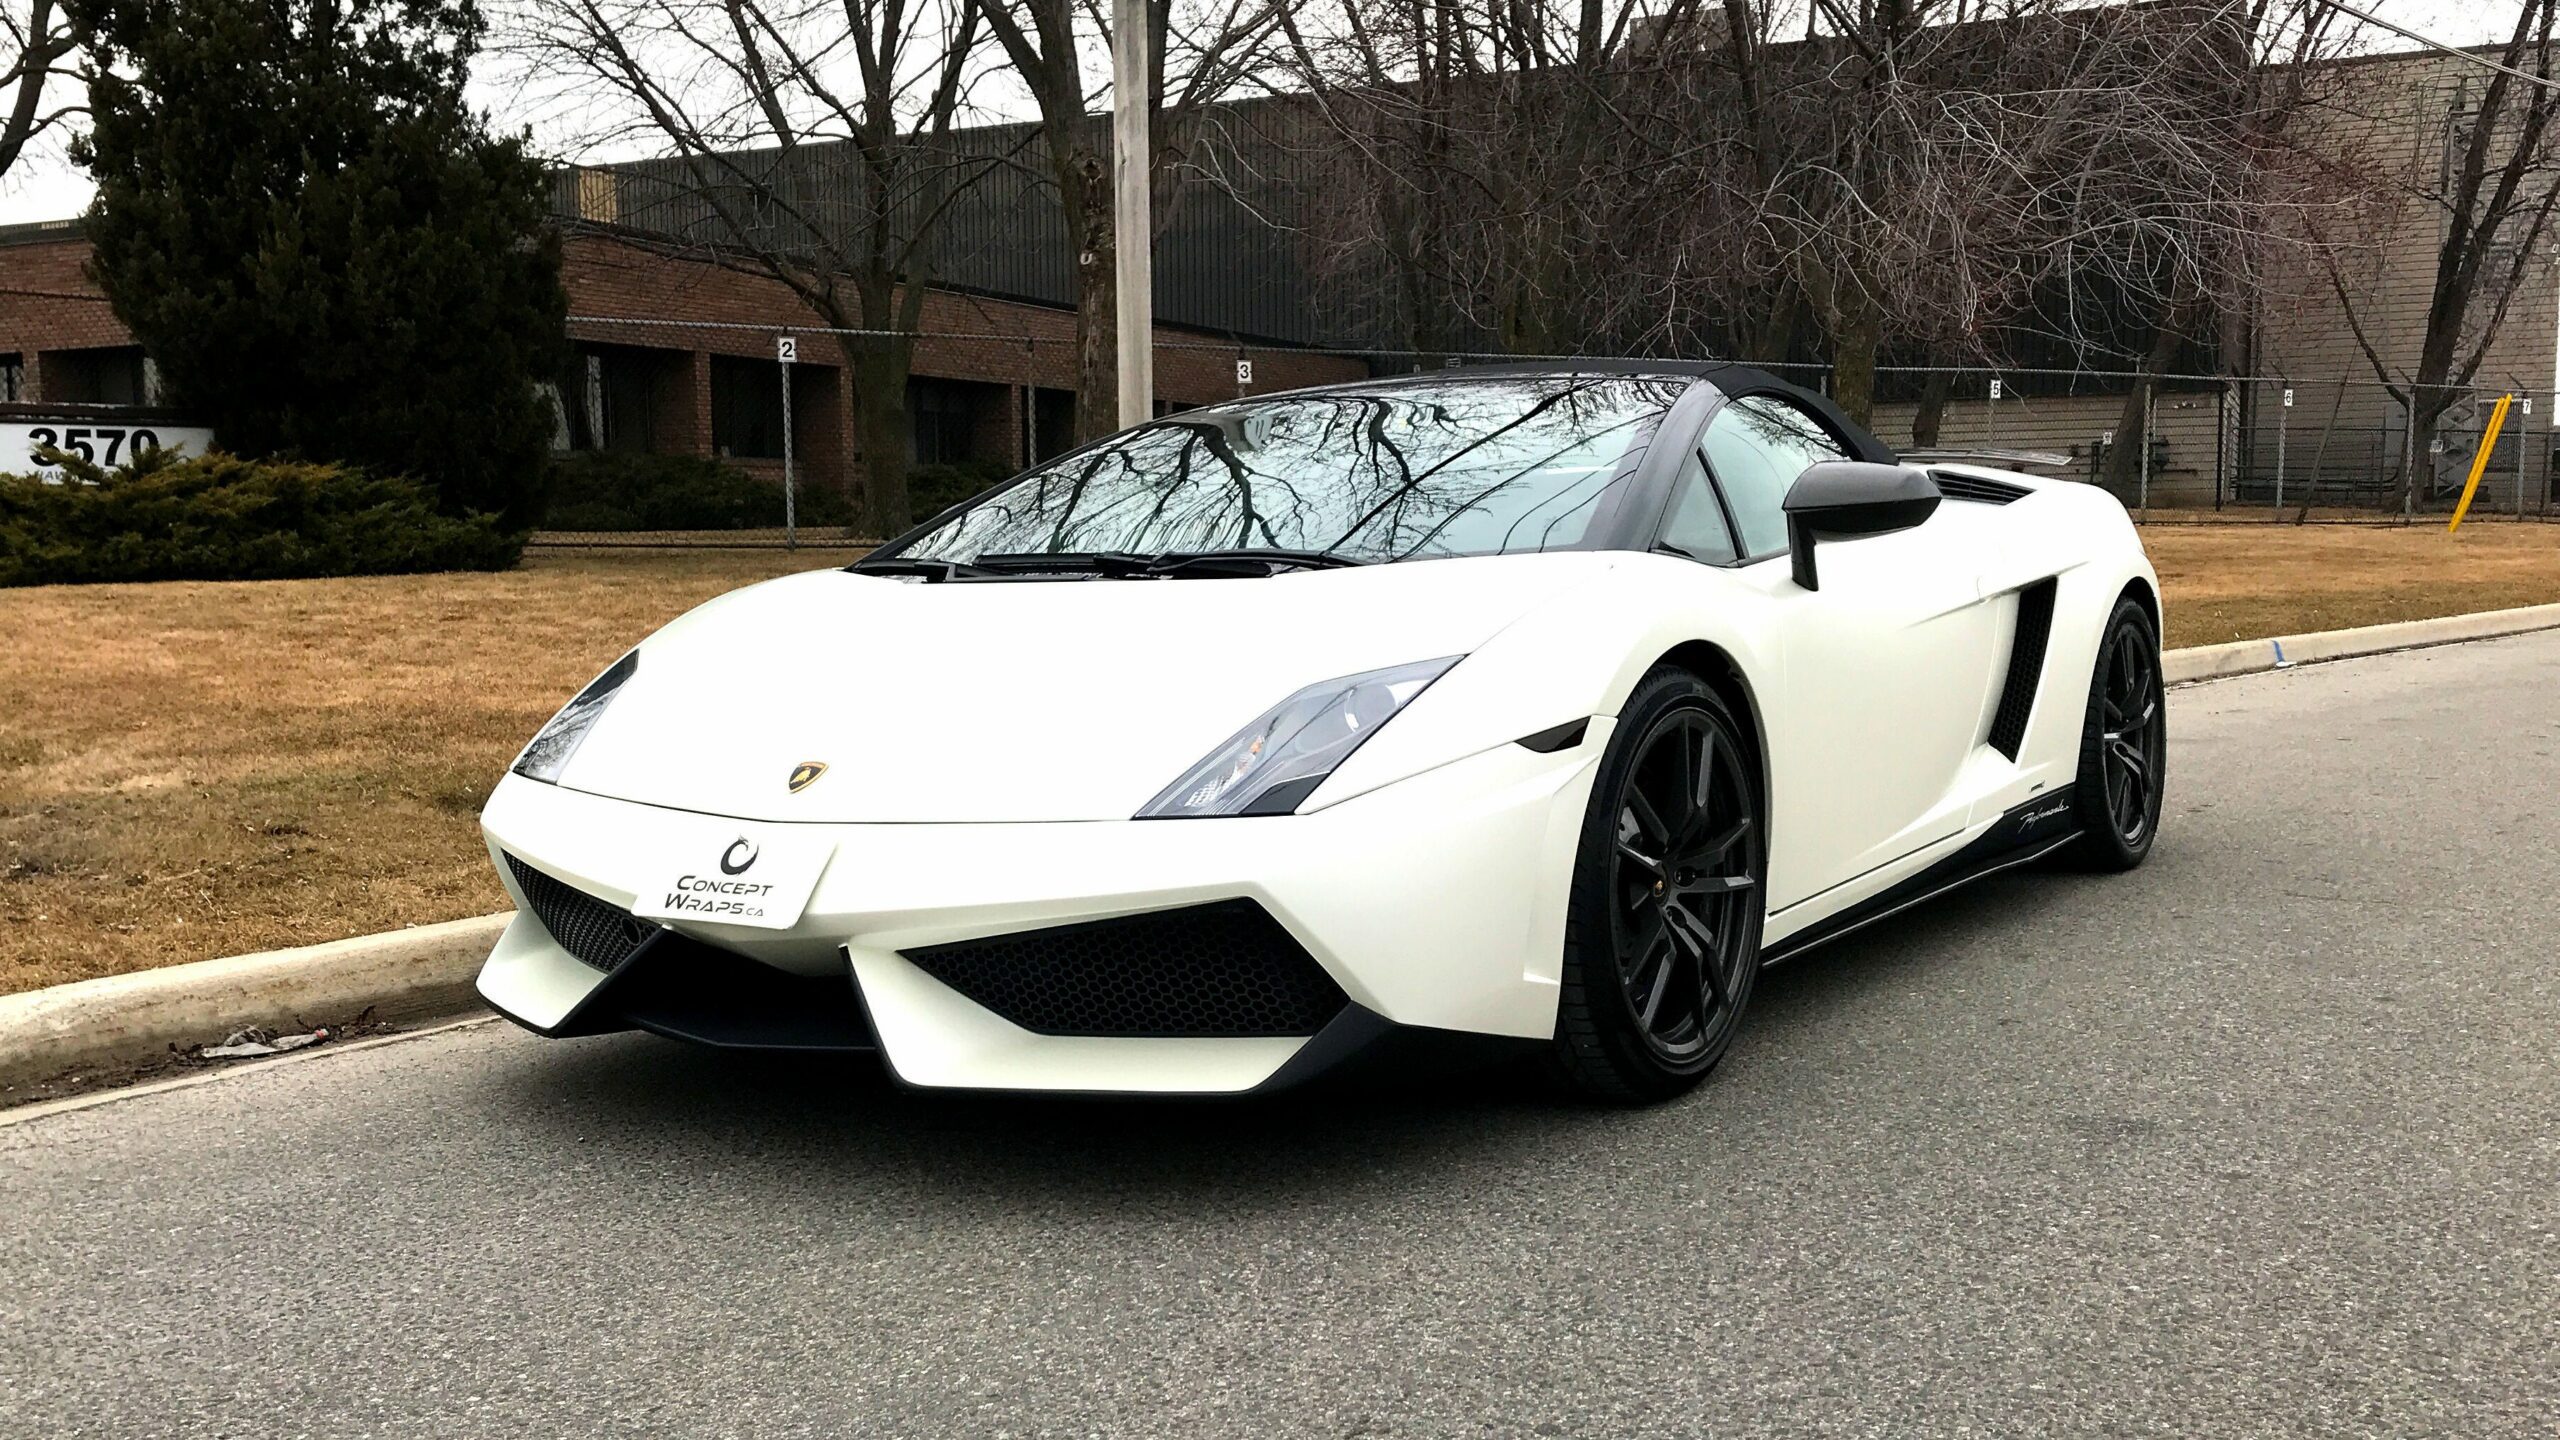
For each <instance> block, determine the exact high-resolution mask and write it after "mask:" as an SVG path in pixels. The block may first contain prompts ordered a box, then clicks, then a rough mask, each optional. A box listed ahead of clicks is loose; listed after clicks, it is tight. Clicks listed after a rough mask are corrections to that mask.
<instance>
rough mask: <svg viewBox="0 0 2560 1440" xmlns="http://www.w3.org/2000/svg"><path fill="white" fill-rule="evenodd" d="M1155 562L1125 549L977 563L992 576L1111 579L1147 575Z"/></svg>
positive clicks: (1015, 556) (1001, 557)
mask: <svg viewBox="0 0 2560 1440" xmlns="http://www.w3.org/2000/svg"><path fill="white" fill-rule="evenodd" d="M1154 561H1155V557H1154V556H1152V555H1132V554H1130V553H1128V552H1127V551H1125V550H1061V551H1058V552H1057V553H1055V554H1042V553H1040V552H1038V551H1030V552H1025V553H1021V554H1011V555H981V556H979V557H978V558H977V561H976V562H975V563H976V564H977V567H978V568H979V569H981V570H984V571H986V572H987V573H988V574H990V575H1099V576H1102V577H1103V578H1104V579H1106V580H1108V579H1117V578H1119V577H1121V576H1125V575H1144V574H1146V573H1147V567H1148V566H1149V565H1151V564H1153V563H1154Z"/></svg>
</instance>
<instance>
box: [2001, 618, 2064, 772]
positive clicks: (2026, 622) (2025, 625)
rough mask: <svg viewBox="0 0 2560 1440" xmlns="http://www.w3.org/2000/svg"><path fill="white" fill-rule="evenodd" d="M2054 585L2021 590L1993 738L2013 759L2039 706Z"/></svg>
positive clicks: (2051, 624)
mask: <svg viewBox="0 0 2560 1440" xmlns="http://www.w3.org/2000/svg"><path fill="white" fill-rule="evenodd" d="M2053 585H2054V582H2052V581H2051V580H2039V581H2037V582H2036V583H2034V584H2033V585H2030V586H2028V587H2027V588H2025V589H2024V590H2021V591H2019V592H2018V635H2017V638H2016V639H2014V640H2012V641H2010V642H2009V678H2008V679H2006V680H2004V681H2003V682H2001V685H2000V708H1999V710H1998V711H1997V712H1995V713H1994V714H1993V715H1992V717H1991V742H1990V743H1991V748H1992V749H1994V750H1997V751H1999V752H2000V753H2001V754H2003V755H2006V756H2008V757H2009V758H2010V759H2012V760H2015V759H2017V758H2018V747H2019V746H2020V745H2022V744H2024V743H2025V742H2026V738H2027V717H2029V716H2030V715H2033V714H2034V713H2035V709H2036V678H2037V677H2038V676H2040V675H2042V674H2043V673H2044V652H2045V643H2046V641H2048V640H2049V639H2051V638H2052V635H2053Z"/></svg>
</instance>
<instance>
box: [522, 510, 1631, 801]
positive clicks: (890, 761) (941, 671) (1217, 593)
mask: <svg viewBox="0 0 2560 1440" xmlns="http://www.w3.org/2000/svg"><path fill="white" fill-rule="evenodd" d="M1609 565H1610V559H1609V557H1608V556H1607V555H1605V554H1601V553H1593V552H1571V553H1559V554H1547V555H1508V556H1484V557H1477V558H1468V559H1455V560H1431V561H1418V562H1411V563H1405V564H1396V565H1372V566H1359V567H1353V568H1347V569H1338V570H1313V571H1293V572H1288V573H1284V574H1280V575H1275V576H1271V577H1269V578H1253V579H1187V580H1086V579H1071V580H1003V581H967V582H952V583H938V584H923V583H918V582H915V581H909V580H898V579H890V578H885V577H881V576H874V575H862V574H855V573H848V572H845V571H817V572H813V573H810V574H805V575H795V576H791V577H789V578H787V579H782V580H776V581H770V582H768V583H766V584H762V585H757V586H752V587H750V588H748V589H745V590H740V591H736V592H734V593H732V594H729V595H726V596H723V597H721V598H720V599H717V600H714V601H712V602H711V603H709V604H707V605H704V606H702V607H701V608H699V609H697V610H695V611H693V612H692V613H691V614H688V615H686V616H684V617H683V618H681V619H679V620H677V621H676V622H674V623H673V624H671V625H669V626H667V627H666V628H665V629H664V630H661V631H660V632H658V633H657V634H656V635H654V636H652V637H650V639H649V640H648V641H646V642H645V643H644V644H643V645H642V646H641V648H640V659H639V666H638V670H637V671H636V673H635V674H634V675H633V676H632V678H631V680H630V681H629V682H628V683H627V684H626V685H625V686H624V687H623V689H622V691H621V693H620V694H619V695H618V696H617V697H616V698H615V699H614V701H613V703H612V705H611V707H610V708H609V709H608V710H607V711H606V712H605V714H604V716H603V717H602V718H601V719H600V720H599V721H597V723H596V725H595V727H594V728H593V729H592V730H591V731H589V732H588V734H587V737H586V739H585V741H584V742H583V743H582V744H581V745H580V746H579V747H578V749H577V751H576V753H575V755H574V756H573V757H572V758H571V759H570V761H569V763H568V765H567V767H566V768H565V770H564V772H563V774H562V782H561V783H562V784H564V785H565V786H567V787H568V788H570V789H575V790H583V791H588V792H591V793H594V794H599V795H607V796H612V797H615V798H618V799H624V800H633V801H639V802H642V803H645V804H651V805H662V806H668V807H672V808H676V809H684V810H696V811H702V812H705V813H709V814H718V815H728V816H735V817H738V818H741V819H755V820H777V821H824V822H834V823H848V822H917V823H930V822H966V821H977V822H983V821H1053V820H1125V819H1127V818H1129V817H1130V816H1131V815H1133V814H1135V813H1136V812H1137V811H1138V809H1139V808H1140V807H1141V806H1143V805H1145V804H1146V803H1147V802H1148V801H1149V800H1151V799H1153V798H1154V797H1155V796H1156V794H1157V793H1158V792H1159V791H1161V790H1162V789H1163V788H1164V787H1165V786H1167V785H1169V784H1171V783H1172V782H1173V780H1174V778H1175V777H1176V776H1178V775H1180V774H1181V773H1182V772H1183V771H1184V770H1185V769H1187V768H1188V767H1189V766H1190V765H1191V764H1192V763H1193V762H1195V761H1197V760H1199V759H1200V758H1201V757H1202V756H1203V755H1205V754H1207V753H1208V751H1209V749H1210V748H1211V747H1212V746H1215V745H1217V744H1218V743H1220V742H1221V741H1224V740H1225V739H1227V738H1228V737H1229V736H1231V735H1233V734H1235V733H1236V732H1237V731H1238V730H1241V729H1242V728H1244V727H1245V725H1247V724H1248V723H1250V722H1251V721H1253V720H1254V719H1255V718H1256V717H1257V716H1259V715H1261V714H1262V713H1263V712H1264V711H1265V710H1267V709H1269V708H1270V707H1271V706H1273V705H1274V704H1277V703H1278V702H1279V701H1281V700H1282V699H1285V698H1286V697H1287V696H1289V695H1290V694H1291V693H1292V692H1294V691H1296V690H1298V689H1300V688H1302V687H1304V686H1307V685H1312V684H1315V683H1317V682H1319V681H1323V680H1328V679H1332V678H1334V677H1335V676H1340V675H1349V674H1355V673H1357V672H1360V671H1364V670H1376V669H1381V668H1384V667H1386V666H1390V665H1399V664H1403V663H1405V662H1407V661H1413V660H1427V659H1433V658H1436V657H1439V656H1444V655H1463V654H1466V653H1468V652H1470V651H1472V650H1474V649H1476V648H1477V647H1478V646H1480V645H1482V644H1483V643H1484V642H1485V641H1486V640H1488V639H1490V638H1491V637H1492V636H1493V635H1494V634H1495V633H1496V632H1498V631H1500V630H1501V629H1502V628H1503V627H1504V626H1506V625H1508V624H1510V623H1511V622H1512V621H1514V620H1515V619H1517V618H1519V617H1520V616H1521V615H1523V614H1525V613H1527V612H1528V611H1529V610H1530V609H1532V608H1534V607H1535V606H1537V605H1539V604H1541V603H1543V602H1545V601H1547V600H1549V599H1551V598H1552V597H1554V596H1556V595H1557V594H1559V593H1561V592H1562V591H1564V590H1566V589H1568V588H1570V587H1573V586H1575V585H1578V584H1580V583H1583V582H1585V581H1587V580H1590V579H1593V578H1596V577H1597V576H1598V575H1599V574H1600V573H1602V572H1603V571H1605V570H1606V569H1607V568H1608V567H1609ZM1452 758H1455V757H1452ZM806 764H816V765H823V766H825V767H826V769H825V771H824V773H823V774H822V775H820V777H819V778H818V779H817V780H815V781H813V782H811V783H809V784H807V785H806V786H805V787H804V788H803V789H802V790H801V791H800V792H799V793H797V794H794V793H792V792H791V790H790V789H789V787H788V785H787V784H786V781H788V780H789V779H790V778H791V776H792V773H793V771H794V770H795V769H796V768H797V767H800V766H802V765H806Z"/></svg>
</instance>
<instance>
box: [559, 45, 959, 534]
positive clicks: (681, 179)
mask: <svg viewBox="0 0 2560 1440" xmlns="http://www.w3.org/2000/svg"><path fill="white" fill-rule="evenodd" d="M781 5H782V8H776V7H775V5H774V4H772V3H769V0H529V4H528V5H527V7H526V10H525V12H524V13H523V14H522V15H521V16H520V17H519V21H518V28H517V35H516V38H515V41H514V48H515V49H517V50H518V51H519V52H520V53H523V54H525V55H527V56H529V57H530V58H532V59H534V60H535V61H536V62H538V63H539V64H541V65H543V66H545V67H546V68H548V69H549V70H551V71H552V72H553V73H565V74H567V75H569V76H570V77H571V86H572V88H573V89H574V90H578V91H580V92H582V93H585V94H588V95H589V96H590V97H591V98H596V99H601V100H603V101H605V102H607V103H606V105H605V107H604V111H605V115H606V117H607V118H606V120H605V122H604V124H603V127H602V133H601V134H599V135H598V136H596V137H592V138H596V139H599V140H634V139H636V140H639V141H643V142H646V143H649V144H651V145H652V146H653V147H660V148H664V149H667V150H670V151H672V152H673V158H672V161H670V162H664V163H662V164H660V165H659V166H657V167H655V168H656V171H657V172H658V173H661V174H663V175H665V176H666V177H667V178H668V179H669V180H670V181H672V182H673V189H674V190H675V191H676V192H677V194H676V197H675V198H676V199H678V200H681V201H682V202H684V204H683V205H682V206H680V207H678V208H682V209H689V210H690V211H691V212H692V213H693V215H694V217H695V218H696V219H698V221H699V222H700V223H698V224H695V225H693V226H691V227H688V228H690V230H691V233H692V237H693V238H694V239H695V240H696V241H697V243H700V244H702V245H704V246H705V247H706V248H708V249H710V250H711V251H713V252H714V253H715V254H716V255H718V256H720V257H722V258H727V259H734V260H736V261H738V262H741V263H744V264H746V265H749V266H751V267H753V268H754V269H757V270H759V271H761V272H763V273H765V274H767V275H770V276H771V277H773V278H774V279H776V280H778V281H780V282H782V283H783V284H784V285H786V286H788V287H789V288H790V290H791V291H792V293H793V294H795V295H797V296H798V297H799V298H800V299H801V301H802V302H804V303H805V304H807V305H808V307H809V308H810V310H811V311H813V312H815V314H816V315H817V316H818V318H819V319H820V320H821V321H822V322H824V323H825V324H826V325H827V326H829V327H831V328H834V329H838V330H857V331H866V332H871V333H868V334H859V335H852V334H847V335H839V336H837V337H836V338H837V340H838V343H839V347H840V348H841V350H842V352H843V354H844V358H845V364H846V368H847V370H848V372H849V373H850V374H851V376H852V380H853V392H854V414H855V432H856V435H857V436H858V438H859V441H860V445H861V450H862V463H863V479H864V484H863V487H862V489H863V494H862V500H863V504H862V511H861V519H862V522H863V523H864V525H865V526H866V527H867V528H869V529H870V531H871V532H872V533H874V534H880V535H893V534H896V533H897V532H898V531H900V530H903V529H905V528H906V525H907V522H908V499H907V470H908V447H909V445H910V441H911V436H910V434H909V424H908V416H907V379H908V375H909V372H910V369H911V367H912V365H913V362H914V357H915V340H914V338H913V335H914V332H915V330H916V329H917V327H918V324H919V322H920V321H921V319H922V315H923V306H924V297H925V292H926V289H927V287H928V284H929V282H930V280H931V278H932V273H933V264H934V256H935V253H936V249H937V246H938V244H939V242H940V238H941V229H942V220H943V217H944V215H945V212H946V211H947V210H948V208H949V207H950V205H951V203H952V201H953V200H954V198H955V197H956V196H957V195H959V194H960V193H961V192H962V191H964V190H965V189H966V188H967V187H968V186H969V185H970V184H972V183H973V182H974V180H975V179H976V178H977V177H979V176H980V175H982V174H983V173H984V172H985V170H986V169H987V168H989V166H990V165H991V164H992V163H993V162H992V161H991V160H990V159H989V158H987V157H985V156H971V155H965V154H962V153H959V151H958V150H957V149H956V147H954V146H953V145H951V144H950V136H951V129H952V122H953V117H954V115H955V114H956V113H958V111H959V110H960V109H961V106H962V103H963V100H964V98H965V90H966V85H967V81H968V78H969V75H970V69H971V65H972V61H973V56H974V54H975V52H976V51H977V48H978V45H977V37H978V34H979V31H978V24H979V19H978V11H977V10H976V9H975V7H974V6H973V5H971V4H969V3H966V0H955V3H951V4H948V5H937V4H935V3H934V0H781ZM634 169H635V170H636V171H639V172H641V174H639V175H635V176H634V177H631V178H645V175H646V173H647V171H648V167H634Z"/></svg>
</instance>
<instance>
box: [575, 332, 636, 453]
mask: <svg viewBox="0 0 2560 1440" xmlns="http://www.w3.org/2000/svg"><path fill="white" fill-rule="evenodd" d="M656 363H657V362H656V360H655V358H654V357H653V356H652V355H651V354H650V353H649V352H647V351H632V350H607V349H600V348H595V347H584V346H582V347H580V348H579V350H578V352H577V353H576V355H574V356H573V357H571V359H570V362H569V373H568V374H567V375H565V376H563V377H561V384H560V419H561V428H562V430H564V431H565V432H566V433H567V436H568V442H569V444H568V448H570V449H572V450H629V451H645V450H648V449H650V448H652V447H651V446H650V443H649V427H650V424H651V421H652V420H653V419H654V418H655V415H656V402H657V385H656V381H655V379H654V377H653V376H652V374H651V371H652V370H653V369H654V368H655V366H656Z"/></svg>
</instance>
